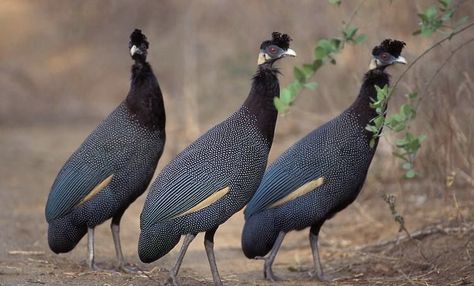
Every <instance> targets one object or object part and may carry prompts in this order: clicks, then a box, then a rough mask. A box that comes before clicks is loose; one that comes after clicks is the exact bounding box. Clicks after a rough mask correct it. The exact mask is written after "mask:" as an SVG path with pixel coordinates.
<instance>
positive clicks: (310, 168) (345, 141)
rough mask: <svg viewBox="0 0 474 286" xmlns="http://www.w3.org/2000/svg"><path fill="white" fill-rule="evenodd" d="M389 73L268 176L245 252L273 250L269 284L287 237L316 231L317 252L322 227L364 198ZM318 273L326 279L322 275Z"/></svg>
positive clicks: (371, 80) (375, 77) (378, 71)
mask: <svg viewBox="0 0 474 286" xmlns="http://www.w3.org/2000/svg"><path fill="white" fill-rule="evenodd" d="M395 42H397V43H395ZM384 43H386V42H384ZM384 43H382V45H383V44H384ZM386 44H390V45H395V46H396V47H397V48H393V47H392V50H393V49H395V50H397V49H398V52H394V53H393V54H395V55H394V56H393V57H394V58H395V57H399V55H400V52H401V49H402V47H403V43H402V42H398V41H394V42H393V43H392V42H388V43H386ZM374 50H375V49H374ZM374 56H376V55H375V54H374ZM385 67H386V66H381V67H377V68H375V69H372V70H370V71H369V72H367V73H366V74H365V77H364V82H363V84H362V87H361V89H360V92H359V96H358V97H357V99H356V100H355V102H354V103H353V104H352V105H351V106H350V107H349V108H348V109H346V110H345V111H344V112H343V113H342V114H340V115H339V116H337V117H336V118H334V119H332V120H331V121H329V122H327V123H325V124H324V125H322V126H321V127H319V128H317V129H315V130H314V131H312V132H311V133H309V134H308V135H307V136H306V137H304V138H303V139H301V140H300V141H298V142H297V143H295V144H294V145H293V146H292V147H290V148H289V149H288V150H287V151H285V152H284V153H283V154H282V155H281V156H280V157H279V158H278V159H277V160H275V162H273V163H272V164H271V165H270V166H269V168H268V169H267V171H266V172H265V175H264V177H263V179H262V183H261V185H260V186H259V188H258V190H257V191H256V193H255V195H254V196H253V197H252V199H251V201H250V202H249V204H248V206H247V208H246V209H245V212H244V214H245V220H246V221H245V225H244V229H243V233H242V249H243V252H244V254H245V255H246V256H247V257H248V258H255V257H257V256H260V257H262V256H265V255H266V254H267V253H268V252H269V251H270V250H272V253H271V254H270V256H269V257H268V258H267V259H268V260H269V263H266V265H265V272H264V273H265V276H266V278H268V279H270V280H276V277H275V276H273V273H272V271H271V264H272V263H273V259H274V258H275V255H276V252H277V251H278V247H279V245H280V244H281V242H282V240H283V237H284V235H285V234H286V233H288V232H289V231H292V230H302V229H304V228H306V227H311V233H312V235H314V236H315V238H312V247H313V251H316V252H317V235H318V233H319V229H320V227H321V226H322V225H323V223H324V222H325V221H326V220H327V219H329V218H331V217H332V216H334V215H335V214H336V213H337V212H339V211H341V210H343V209H344V208H346V207H347V206H348V205H349V204H350V203H352V202H353V201H354V200H355V199H356V197H357V195H358V194H359V192H360V190H361V188H362V185H363V184H364V181H365V178H366V175H367V171H368V169H369V166H370V163H371V161H372V158H373V156H374V153H375V150H376V147H377V143H378V142H377V140H375V145H374V146H372V147H371V146H370V141H371V139H372V137H373V133H371V132H369V131H367V130H366V126H367V124H369V122H371V120H372V119H373V118H374V117H375V116H376V115H377V114H376V112H375V110H374V109H372V108H371V107H370V104H371V102H372V101H371V100H372V99H374V98H376V97H377V96H376V95H377V92H376V89H375V86H378V87H380V88H382V87H384V86H385V85H388V84H389V75H388V74H387V73H386V72H385V71H384V69H385ZM315 243H316V244H315ZM315 261H316V260H315ZM267 262H268V261H267ZM318 263H319V255H318V257H317V261H316V263H315V264H318ZM318 267H319V269H318ZM316 268H317V269H316V270H321V268H320V266H318V265H316ZM317 272H318V273H317V274H318V275H319V276H320V278H322V276H323V274H322V270H321V271H317Z"/></svg>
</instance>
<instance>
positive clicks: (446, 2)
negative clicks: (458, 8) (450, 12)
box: [438, 0, 453, 9]
mask: <svg viewBox="0 0 474 286" xmlns="http://www.w3.org/2000/svg"><path fill="white" fill-rule="evenodd" d="M438 2H439V3H440V4H441V7H442V8H443V9H448V8H449V7H450V6H451V5H452V4H453V0H439V1H438Z"/></svg>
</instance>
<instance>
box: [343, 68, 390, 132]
mask: <svg viewBox="0 0 474 286" xmlns="http://www.w3.org/2000/svg"><path fill="white" fill-rule="evenodd" d="M389 83H390V75H389V74H388V73H386V72H384V70H383V69H378V68H377V69H373V70H370V71H368V72H367V73H366V74H365V76H364V81H363V83H362V87H361V88H360V92H359V96H358V97H357V98H356V100H355V101H354V103H352V105H351V106H350V107H349V108H348V109H347V111H346V112H349V113H352V114H354V115H355V116H357V118H358V119H359V123H360V125H361V126H362V127H363V128H364V130H365V126H367V124H368V123H369V122H370V121H371V120H372V119H373V118H375V117H376V116H377V113H376V112H375V110H374V109H373V108H371V107H370V103H371V102H372V100H371V99H372V98H373V99H375V98H377V91H376V89H375V85H377V86H379V87H380V88H383V87H384V86H385V85H388V84H389ZM365 132H366V135H367V138H368V140H370V139H371V138H372V135H373V133H371V132H369V131H367V130H365Z"/></svg>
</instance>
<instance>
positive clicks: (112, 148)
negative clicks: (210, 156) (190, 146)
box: [45, 30, 166, 267]
mask: <svg viewBox="0 0 474 286" xmlns="http://www.w3.org/2000/svg"><path fill="white" fill-rule="evenodd" d="M129 48H131V56H132V58H133V59H134V60H135V63H134V65H133V66H132V79H131V84H130V91H129V93H128V95H127V98H126V99H125V100H124V101H123V102H122V103H121V104H120V105H119V106H118V107H117V108H116V109H115V110H114V111H113V112H112V113H111V114H110V115H109V116H108V117H107V118H106V119H105V120H103V121H102V122H101V123H100V124H99V125H98V126H97V128H96V129H95V130H94V131H93V132H92V133H91V134H90V135H89V136H88V137H87V138H86V139H85V140H84V142H83V143H82V144H81V146H80V147H79V148H78V149H77V150H76V151H75V152H74V153H73V154H72V155H71V157H70V158H69V159H68V160H67V162H66V163H65V164H64V166H63V167H62V169H61V170H60V172H59V174H58V176H57V178H56V180H55V181H54V183H53V186H52V188H51V192H50V194H49V197H48V201H47V204H46V209H45V215H46V220H47V222H48V224H49V228H48V242H49V246H50V248H51V250H52V251H54V252H56V253H62V252H68V251H70V250H72V249H73V248H74V247H75V246H76V244H77V243H78V242H79V241H80V240H81V238H82V237H83V236H84V235H85V234H86V233H87V232H88V230H89V234H90V235H91V236H92V237H89V239H90V242H92V245H89V247H91V246H92V247H93V229H94V227H95V226H97V225H99V224H102V223H103V222H104V221H106V220H108V219H110V218H112V230H113V235H114V242H115V246H116V250H117V255H118V259H119V267H122V266H123V257H122V252H121V249H120V240H119V236H118V231H119V223H120V219H121V217H122V215H123V213H124V212H125V210H126V209H127V208H128V206H129V205H130V204H131V203H132V202H133V201H135V200H136V199H137V198H138V197H139V196H140V195H141V194H142V193H143V192H144V191H145V189H146V187H147V186H148V184H149V182H150V180H151V178H152V176H153V173H154V171H155V168H156V165H157V163H158V160H159V158H160V157H161V154H162V153H163V148H164V144H165V138H166V135H165V120H166V119H165V118H166V117H165V111H164V106H163V98H162V94H161V90H160V87H159V84H158V81H157V79H156V77H155V75H154V74H153V71H152V69H151V66H150V65H149V64H148V63H147V62H146V49H147V48H148V42H147V40H146V37H145V36H144V35H143V34H142V33H141V31H140V30H135V31H134V32H133V33H132V35H131V36H130V46H129ZM96 191H97V192H96ZM91 230H92V231H91ZM91 239H92V241H91ZM89 251H90V253H89V256H90V257H89V260H90V261H89V264H90V266H91V267H94V265H93V251H92V249H90V250H89ZM91 251H92V252H91ZM91 256H92V257H91Z"/></svg>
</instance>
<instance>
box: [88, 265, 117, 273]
mask: <svg viewBox="0 0 474 286" xmlns="http://www.w3.org/2000/svg"><path fill="white" fill-rule="evenodd" d="M88 266H89V271H91V272H101V273H115V271H114V270H112V269H107V268H104V267H101V266H97V264H95V263H93V264H89V265H88Z"/></svg>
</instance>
